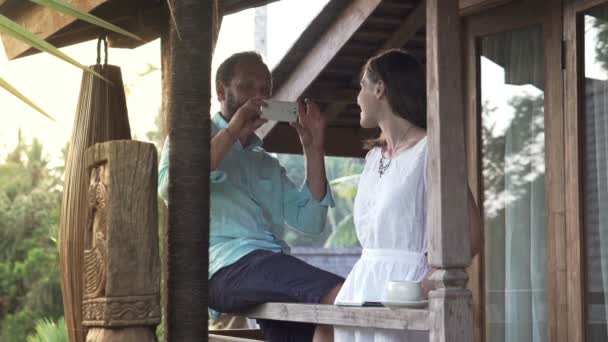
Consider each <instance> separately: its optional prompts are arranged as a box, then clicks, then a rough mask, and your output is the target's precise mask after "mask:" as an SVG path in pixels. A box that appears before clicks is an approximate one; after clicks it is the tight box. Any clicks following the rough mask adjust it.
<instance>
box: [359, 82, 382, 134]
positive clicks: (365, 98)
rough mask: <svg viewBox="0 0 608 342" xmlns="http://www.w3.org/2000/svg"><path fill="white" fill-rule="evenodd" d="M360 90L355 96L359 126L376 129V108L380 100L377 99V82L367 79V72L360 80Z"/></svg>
mask: <svg viewBox="0 0 608 342" xmlns="http://www.w3.org/2000/svg"><path fill="white" fill-rule="evenodd" d="M360 85H361V90H360V91H359V95H358V96H357V104H358V105H359V108H361V119H360V125H361V127H363V128H375V127H378V117H377V116H378V107H379V104H380V100H379V98H378V91H377V86H378V83H377V82H373V81H371V80H370V79H369V76H368V74H367V71H366V72H365V73H364V74H363V77H362V78H361V82H360Z"/></svg>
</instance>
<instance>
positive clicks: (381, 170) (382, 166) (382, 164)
mask: <svg viewBox="0 0 608 342" xmlns="http://www.w3.org/2000/svg"><path fill="white" fill-rule="evenodd" d="M412 126H413V125H412ZM412 126H410V127H408V128H407V129H406V130H405V132H403V135H402V136H401V140H405V137H406V136H407V132H408V131H409V130H410V128H412ZM383 149H384V148H382V150H383ZM398 149H399V145H396V148H395V149H394V150H395V151H397V150H398ZM382 150H380V161H378V175H379V177H380V178H382V175H384V174H385V173H386V170H388V167H389V166H391V162H392V161H393V159H392V158H388V159H386V161H384V160H385V159H384V153H382Z"/></svg>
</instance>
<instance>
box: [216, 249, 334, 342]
mask: <svg viewBox="0 0 608 342" xmlns="http://www.w3.org/2000/svg"><path fill="white" fill-rule="evenodd" d="M342 282H344V278H342V277H339V276H337V275H335V274H333V273H329V272H327V271H324V270H321V269H319V268H316V267H314V266H311V265H309V264H307V263H305V262H304V261H302V260H300V259H298V258H295V257H292V256H290V255H287V254H283V253H274V252H270V251H264V250H257V251H254V252H251V253H249V254H247V255H245V256H244V257H242V258H241V259H239V260H238V261H237V262H235V263H234V264H232V265H230V266H227V267H224V268H222V269H220V270H219V271H218V272H217V273H215V274H214V275H213V277H211V279H210V280H209V306H210V307H211V308H212V309H214V310H217V311H219V312H225V313H237V312H241V311H244V310H246V309H249V308H251V307H252V306H255V305H258V304H262V303H268V302H284V303H286V302H288V303H320V302H321V300H322V299H323V297H325V295H326V294H327V293H329V291H330V290H331V289H333V288H334V287H335V286H336V285H338V284H340V283H342ZM258 324H259V325H260V327H261V328H262V331H263V332H264V335H265V336H266V338H267V339H268V341H270V342H276V341H293V342H296V341H297V342H300V341H307V342H310V341H312V336H313V333H314V328H315V326H314V325H313V324H308V323H295V322H283V321H272V320H258Z"/></svg>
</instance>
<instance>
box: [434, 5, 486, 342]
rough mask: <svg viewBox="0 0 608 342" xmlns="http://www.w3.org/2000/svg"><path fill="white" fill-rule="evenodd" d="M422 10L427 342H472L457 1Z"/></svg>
mask: <svg viewBox="0 0 608 342" xmlns="http://www.w3.org/2000/svg"><path fill="white" fill-rule="evenodd" d="M426 6H427V7H426V8H427V10H426V14H427V20H426V23H427V27H426V32H427V101H428V106H427V108H428V111H427V112H428V119H427V120H428V125H427V136H428V138H427V139H428V152H427V153H428V156H427V198H428V210H427V212H428V216H427V226H428V227H429V231H428V236H429V261H430V264H431V266H432V267H433V268H435V269H437V270H436V271H435V272H434V273H433V274H432V276H431V280H432V281H433V283H434V285H435V286H434V288H435V289H434V290H432V291H431V292H430V294H429V299H430V307H429V309H430V319H429V325H430V342H448V341H473V335H474V333H473V332H474V326H473V317H472V316H473V315H472V298H471V291H470V290H468V289H466V288H465V286H466V282H467V279H468V276H467V274H466V272H465V268H466V267H467V266H469V265H470V263H471V255H470V230H469V222H468V217H467V216H468V215H467V212H468V210H467V209H468V208H467V203H468V201H467V197H468V196H467V195H468V189H467V178H466V159H465V144H464V117H463V100H462V79H461V57H460V54H461V48H460V17H459V14H458V3H457V2H456V0H450V1H446V0H427V2H426Z"/></svg>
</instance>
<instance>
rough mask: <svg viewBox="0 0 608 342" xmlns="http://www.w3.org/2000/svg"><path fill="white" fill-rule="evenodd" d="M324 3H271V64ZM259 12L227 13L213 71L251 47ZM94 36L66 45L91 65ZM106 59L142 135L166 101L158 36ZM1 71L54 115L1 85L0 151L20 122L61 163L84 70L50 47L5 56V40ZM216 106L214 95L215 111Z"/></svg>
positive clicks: (304, 0) (134, 130)
mask: <svg viewBox="0 0 608 342" xmlns="http://www.w3.org/2000/svg"><path fill="white" fill-rule="evenodd" d="M326 3H327V0H282V1H278V2H275V3H272V4H269V5H267V6H266V10H267V16H268V22H267V56H265V57H266V61H267V63H268V65H269V67H270V68H271V69H272V67H273V66H274V65H275V64H276V63H277V62H278V61H279V60H280V59H281V57H282V56H283V55H284V53H285V52H286V51H287V49H288V48H289V47H290V46H291V45H292V44H293V42H294V41H295V40H296V39H297V37H298V36H299V35H300V33H301V32H302V30H304V28H305V27H306V26H307V25H308V24H309V23H310V21H311V20H312V19H313V18H314V16H315V15H316V14H317V13H318V12H319V11H320V10H321V9H322V7H323V6H324V5H325V4H326ZM254 15H255V9H250V10H246V11H242V12H239V13H236V14H232V15H229V16H226V17H224V20H223V22H222V28H221V31H220V35H219V38H218V43H217V47H216V51H215V54H214V60H213V63H212V73H213V74H215V70H216V69H217V67H218V65H219V64H220V63H221V61H223V60H224V59H225V58H227V57H228V56H230V55H231V54H232V53H235V52H238V51H243V50H252V49H254V46H255V43H254ZM96 44H97V43H96V41H89V42H84V43H81V44H77V45H72V46H69V47H65V48H62V49H61V50H62V51H63V52H65V53H66V54H68V55H69V56H71V57H73V58H75V59H76V60H77V61H79V62H80V63H82V64H85V65H92V64H94V63H95V60H96V56H97V46H96ZM108 62H109V64H113V65H118V66H120V68H121V70H122V77H123V82H124V84H125V90H126V94H127V107H128V111H129V121H130V124H131V132H132V134H133V138H134V139H137V140H143V141H145V140H146V132H148V131H150V130H153V129H154V118H155V117H156V115H157V114H158V112H159V110H160V107H161V73H160V41H159V40H155V41H152V42H150V43H148V44H146V45H143V46H141V47H138V48H136V49H113V48H110V49H109V60H108ZM0 75H1V77H2V78H4V79H5V80H7V81H8V82H10V83H11V84H12V85H13V86H15V87H16V88H17V89H19V90H20V91H21V92H22V93H24V94H25V95H26V96H27V97H29V98H30V99H31V100H33V101H34V102H35V103H36V104H38V105H39V106H40V107H41V108H43V109H44V110H45V111H46V112H47V113H49V114H50V115H51V116H52V117H53V118H54V119H55V121H51V120H49V119H47V118H45V117H44V116H42V115H41V114H40V113H38V112H37V111H35V110H33V109H31V108H30V107H29V106H27V105H26V104H24V103H22V102H21V101H20V100H18V99H16V98H14V97H13V96H12V95H10V94H9V93H7V92H6V91H4V90H2V89H0V118H1V119H2V123H1V124H0V159H2V158H4V157H5V156H6V154H8V152H10V151H11V150H12V149H13V148H14V146H15V145H16V143H17V134H18V131H19V129H21V131H22V135H23V137H24V138H25V139H26V140H27V141H30V140H31V139H33V138H36V139H38V140H39V141H41V142H42V143H43V145H44V147H45V152H46V153H47V154H48V156H49V158H50V161H51V165H52V166H57V165H60V164H61V163H63V161H62V159H61V150H62V148H63V147H65V144H66V143H67V142H68V141H69V139H70V137H71V135H72V126H73V123H74V114H75V110H76V105H77V103H78V94H79V92H80V81H81V79H82V71H81V70H80V69H78V68H75V67H74V66H72V65H70V64H68V63H65V62H63V61H61V60H59V59H57V58H55V57H52V56H49V55H46V54H36V55H34V56H29V57H25V58H20V59H17V60H12V61H8V60H7V58H6V55H5V53H4V47H3V46H1V42H0ZM212 82H213V81H212ZM218 108H219V105H218V104H217V102H216V101H215V99H213V102H212V110H211V112H212V113H213V112H215V111H216V110H217V109H218Z"/></svg>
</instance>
